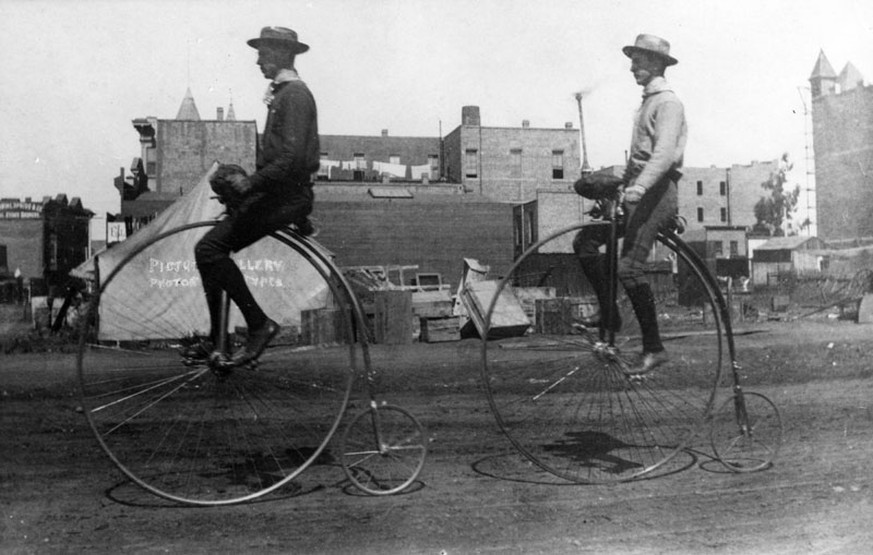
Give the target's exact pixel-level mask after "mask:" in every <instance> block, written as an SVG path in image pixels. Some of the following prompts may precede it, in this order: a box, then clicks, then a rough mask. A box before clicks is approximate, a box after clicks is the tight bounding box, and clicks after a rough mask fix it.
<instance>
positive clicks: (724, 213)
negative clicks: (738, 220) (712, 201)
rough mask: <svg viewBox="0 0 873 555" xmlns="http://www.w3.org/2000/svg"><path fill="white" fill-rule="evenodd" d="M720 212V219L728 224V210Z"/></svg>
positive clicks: (723, 209) (724, 209)
mask: <svg viewBox="0 0 873 555" xmlns="http://www.w3.org/2000/svg"><path fill="white" fill-rule="evenodd" d="M720 212H721V213H720V214H719V218H721V221H722V222H726V221H727V208H722V209H721V210H720Z"/></svg>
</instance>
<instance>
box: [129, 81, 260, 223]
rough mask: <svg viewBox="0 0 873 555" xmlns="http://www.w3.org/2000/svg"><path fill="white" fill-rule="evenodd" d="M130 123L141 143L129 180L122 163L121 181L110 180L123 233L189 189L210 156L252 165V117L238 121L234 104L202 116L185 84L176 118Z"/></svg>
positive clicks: (251, 168)
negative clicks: (118, 204)
mask: <svg viewBox="0 0 873 555" xmlns="http://www.w3.org/2000/svg"><path fill="white" fill-rule="evenodd" d="M132 123H133V126H134V128H135V129H136V131H137V132H138V133H139V140H140V146H141V155H140V157H138V158H134V161H133V163H132V164H131V168H130V171H131V174H132V175H131V177H130V180H131V181H132V182H133V183H132V184H128V183H127V180H128V178H124V169H123V168H122V176H121V177H122V179H121V181H120V182H119V179H118V178H116V180H115V186H116V188H118V189H119V193H120V194H121V216H122V218H123V219H124V221H125V223H126V224H127V227H128V229H127V231H128V233H130V232H132V231H135V230H136V229H138V228H139V227H140V226H141V225H143V224H145V223H147V222H148V221H150V220H151V219H152V218H153V217H154V216H155V214H157V213H158V212H160V211H161V210H163V209H164V208H166V207H167V206H169V205H170V204H171V203H172V202H173V201H174V200H176V199H177V198H179V197H180V196H182V195H184V194H185V193H187V192H188V191H190V190H191V189H192V188H193V187H194V186H195V185H196V184H197V182H198V181H199V180H200V178H201V177H203V174H204V173H206V171H207V170H208V169H209V167H210V166H211V165H212V163H213V162H214V161H215V160H219V161H221V162H222V163H225V164H239V165H240V166H242V167H243V168H245V169H246V171H249V172H251V171H254V169H255V156H256V148H257V127H256V124H255V121H254V120H248V121H246V120H240V121H237V120H236V117H235V114H234V110H233V104H231V105H230V107H229V108H228V110H227V114H226V115H225V112H224V109H223V108H217V109H216V116H215V119H212V120H204V119H201V118H200V113H199V111H198V110H197V105H196V103H195V102H194V98H193V96H192V95H191V91H190V89H189V90H188V91H187V92H186V94H185V98H184V99H183V100H182V104H181V106H180V107H179V112H178V113H177V114H176V117H175V119H159V118H155V117H145V118H137V119H134V120H133V122H132Z"/></svg>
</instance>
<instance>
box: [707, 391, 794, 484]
mask: <svg viewBox="0 0 873 555" xmlns="http://www.w3.org/2000/svg"><path fill="white" fill-rule="evenodd" d="M710 441H711V443H712V450H713V452H714V453H715V457H716V458H717V459H718V460H719V461H720V462H721V463H722V464H723V465H724V466H725V467H727V468H728V469H730V470H731V471H732V472H756V471H758V470H764V469H767V468H769V467H771V466H772V465H773V461H774V460H776V456H777V455H778V454H779V449H780V447H781V446H782V417H781V416H780V415H779V409H778V408H776V405H775V403H773V401H771V400H770V399H769V398H768V397H767V396H765V395H762V394H761V393H754V392H743V391H740V392H737V393H734V394H733V395H731V396H730V397H729V398H727V399H725V401H724V402H723V403H722V404H721V406H719V408H718V410H716V411H715V412H714V413H713V416H712V426H711V428H710Z"/></svg>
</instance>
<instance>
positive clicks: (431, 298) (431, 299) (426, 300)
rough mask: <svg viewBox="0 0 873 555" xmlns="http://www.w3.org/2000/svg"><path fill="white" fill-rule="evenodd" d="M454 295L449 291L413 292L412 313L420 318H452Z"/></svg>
mask: <svg viewBox="0 0 873 555" xmlns="http://www.w3.org/2000/svg"><path fill="white" fill-rule="evenodd" d="M453 305H454V303H453V302H452V295H451V293H450V292H449V291H448V290H447V289H444V290H439V291H413V293H412V313H413V314H414V315H415V316H417V317H419V318H445V317H448V316H452V307H453Z"/></svg>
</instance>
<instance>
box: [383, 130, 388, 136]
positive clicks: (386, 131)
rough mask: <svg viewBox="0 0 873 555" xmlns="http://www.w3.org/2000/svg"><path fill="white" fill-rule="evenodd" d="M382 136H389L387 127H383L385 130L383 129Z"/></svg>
mask: <svg viewBox="0 0 873 555" xmlns="http://www.w3.org/2000/svg"><path fill="white" fill-rule="evenodd" d="M382 136H383V137H387V136H388V130H387V129H383V130H382Z"/></svg>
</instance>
